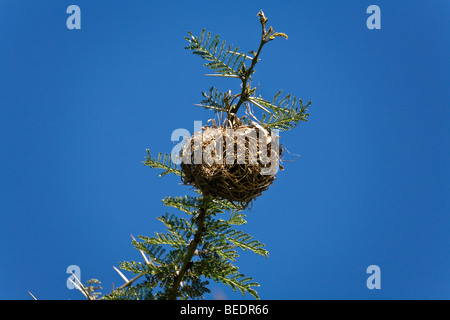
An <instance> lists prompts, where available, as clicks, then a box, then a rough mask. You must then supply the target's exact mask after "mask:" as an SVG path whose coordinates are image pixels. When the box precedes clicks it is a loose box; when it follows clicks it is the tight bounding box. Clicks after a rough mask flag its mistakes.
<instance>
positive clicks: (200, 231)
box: [167, 197, 209, 300]
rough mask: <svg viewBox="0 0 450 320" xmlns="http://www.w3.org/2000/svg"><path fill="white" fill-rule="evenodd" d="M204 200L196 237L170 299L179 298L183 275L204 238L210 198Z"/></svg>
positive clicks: (175, 281)
mask: <svg viewBox="0 0 450 320" xmlns="http://www.w3.org/2000/svg"><path fill="white" fill-rule="evenodd" d="M203 200H204V203H203V208H200V210H199V212H200V213H199V215H198V217H197V232H196V233H195V236H194V239H193V240H192V241H191V243H190V244H189V248H188V252H187V254H186V258H185V259H184V262H183V265H182V267H181V269H180V271H179V272H178V274H177V275H176V276H175V279H174V281H173V285H172V288H171V290H170V292H169V294H168V296H167V299H168V300H175V299H176V298H177V296H178V293H179V288H180V284H181V281H182V280H183V277H184V275H185V274H186V272H187V271H188V270H189V268H190V267H191V266H192V262H191V259H192V257H193V256H194V254H195V252H196V250H197V247H198V245H199V244H200V242H201V240H202V236H203V232H204V226H205V218H206V213H207V209H208V207H207V206H208V200H209V199H208V198H206V197H205V198H204V199H203Z"/></svg>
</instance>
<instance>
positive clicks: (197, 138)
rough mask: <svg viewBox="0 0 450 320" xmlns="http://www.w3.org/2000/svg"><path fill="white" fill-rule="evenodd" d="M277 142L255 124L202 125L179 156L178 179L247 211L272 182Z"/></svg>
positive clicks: (276, 168)
mask: <svg viewBox="0 0 450 320" xmlns="http://www.w3.org/2000/svg"><path fill="white" fill-rule="evenodd" d="M278 139H279V136H278V135H275V134H272V133H271V132H270V131H268V130H266V129H264V128H263V127H261V126H259V125H257V124H251V125H247V124H238V125H233V126H227V125H220V126H217V125H215V124H214V125H213V126H209V125H205V126H203V127H202V130H200V131H198V132H195V133H194V134H193V135H192V137H191V138H190V139H189V140H188V141H187V143H186V144H185V145H184V147H183V148H182V150H181V152H180V158H181V170H182V177H181V179H182V181H183V183H184V184H186V185H192V186H194V187H196V188H197V189H199V190H200V191H201V192H202V194H204V195H205V196H212V197H216V198H219V199H226V200H228V201H231V202H234V203H239V204H241V205H243V206H244V207H247V206H248V205H249V204H250V203H251V202H252V200H254V199H255V198H257V197H258V196H259V195H261V193H262V192H263V191H265V190H267V189H268V188H269V186H270V185H271V184H272V183H273V181H274V180H275V174H276V172H277V171H278V167H279V161H280V157H281V153H282V149H281V147H280V146H279V143H278ZM280 167H281V166H280Z"/></svg>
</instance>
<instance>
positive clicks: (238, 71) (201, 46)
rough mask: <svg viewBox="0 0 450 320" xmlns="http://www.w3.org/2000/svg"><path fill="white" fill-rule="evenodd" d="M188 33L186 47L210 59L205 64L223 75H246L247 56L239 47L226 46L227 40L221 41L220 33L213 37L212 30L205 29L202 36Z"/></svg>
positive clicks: (236, 76) (237, 76)
mask: <svg viewBox="0 0 450 320" xmlns="http://www.w3.org/2000/svg"><path fill="white" fill-rule="evenodd" d="M188 33H189V37H185V39H186V40H187V41H188V42H189V45H188V46H187V47H186V49H188V50H192V53H194V54H196V55H199V56H200V57H202V58H203V59H205V60H206V61H208V62H207V63H205V64H204V66H206V67H208V68H210V69H211V70H212V71H214V72H215V73H216V74H219V75H222V76H228V77H235V78H239V77H241V76H243V75H244V72H245V64H244V62H245V59H246V58H247V56H246V55H245V54H244V53H239V52H238V50H239V47H234V48H233V46H232V45H230V46H226V43H225V41H220V39H219V35H216V36H214V37H211V32H206V31H205V29H203V30H202V33H201V35H200V37H195V36H193V35H192V33H191V32H190V31H188Z"/></svg>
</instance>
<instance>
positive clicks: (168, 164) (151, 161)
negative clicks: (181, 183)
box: [144, 149, 181, 177]
mask: <svg viewBox="0 0 450 320" xmlns="http://www.w3.org/2000/svg"><path fill="white" fill-rule="evenodd" d="M144 165H145V166H149V167H150V168H156V169H164V171H163V173H161V174H160V175H159V176H160V177H163V176H165V175H166V174H169V173H174V174H176V175H179V176H181V170H180V169H178V168H177V166H176V164H175V163H172V160H171V157H170V154H167V153H166V154H164V156H163V154H162V153H161V152H160V153H158V157H157V158H152V156H151V154H150V150H149V149H147V159H146V160H145V161H144Z"/></svg>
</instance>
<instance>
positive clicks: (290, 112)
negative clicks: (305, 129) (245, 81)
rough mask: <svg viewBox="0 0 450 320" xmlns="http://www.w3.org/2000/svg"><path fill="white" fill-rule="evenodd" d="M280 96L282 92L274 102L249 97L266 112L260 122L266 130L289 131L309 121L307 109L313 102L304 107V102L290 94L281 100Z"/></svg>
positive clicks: (276, 96)
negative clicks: (302, 122)
mask: <svg viewBox="0 0 450 320" xmlns="http://www.w3.org/2000/svg"><path fill="white" fill-rule="evenodd" d="M280 95H281V91H279V92H278V93H277V94H276V95H275V97H274V98H273V100H272V102H269V101H267V100H264V99H263V98H261V97H249V101H250V102H251V103H252V104H254V105H255V106H257V107H258V108H260V109H262V110H263V111H265V112H264V113H263V114H262V117H261V120H260V121H259V122H260V123H261V124H262V125H263V126H264V127H265V128H268V129H280V130H284V131H288V130H291V129H292V128H294V127H295V126H297V125H298V124H299V123H300V122H301V121H307V120H308V116H309V113H308V112H307V108H308V107H309V105H310V104H311V101H309V102H308V103H307V104H306V105H305V106H304V105H303V102H302V100H300V99H297V98H296V97H294V96H292V95H290V94H287V95H286V96H285V97H284V98H283V99H280V100H279V99H278V98H279V97H280ZM277 100H279V101H277Z"/></svg>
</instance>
